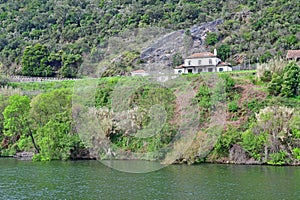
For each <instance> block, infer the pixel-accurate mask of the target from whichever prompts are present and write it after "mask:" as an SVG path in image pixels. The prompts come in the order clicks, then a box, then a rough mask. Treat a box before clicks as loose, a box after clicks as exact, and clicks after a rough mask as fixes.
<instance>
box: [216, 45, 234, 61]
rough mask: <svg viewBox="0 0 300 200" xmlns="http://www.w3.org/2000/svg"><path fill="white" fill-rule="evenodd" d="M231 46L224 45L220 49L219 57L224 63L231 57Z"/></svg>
mask: <svg viewBox="0 0 300 200" xmlns="http://www.w3.org/2000/svg"><path fill="white" fill-rule="evenodd" d="M230 52H231V49H230V46H229V45H228V44H222V45H221V46H220V47H219V48H218V57H219V58H221V60H222V61H225V60H226V59H227V58H229V56H230Z"/></svg>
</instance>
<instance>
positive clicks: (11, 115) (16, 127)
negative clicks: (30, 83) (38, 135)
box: [3, 95, 40, 153]
mask: <svg viewBox="0 0 300 200" xmlns="http://www.w3.org/2000/svg"><path fill="white" fill-rule="evenodd" d="M29 110H30V99H29V98H28V97H27V96H21V95H13V96H11V97H10V98H9V102H8V106H7V107H6V108H5V109H4V111H3V116H4V134H5V135H6V136H9V137H14V136H17V137H20V136H21V135H25V136H27V137H30V138H31V141H32V144H33V145H34V148H35V150H36V152H37V153H39V151H40V149H39V147H38V146H37V144H36V142H35V139H34V137H33V130H32V129H31V126H30V124H31V122H30V118H29V117H28V114H29Z"/></svg>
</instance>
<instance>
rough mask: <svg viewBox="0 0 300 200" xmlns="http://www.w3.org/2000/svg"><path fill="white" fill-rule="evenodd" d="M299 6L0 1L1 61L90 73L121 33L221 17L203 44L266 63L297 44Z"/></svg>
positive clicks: (38, 72) (34, 69) (5, 65)
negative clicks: (94, 64) (86, 59)
mask: <svg viewBox="0 0 300 200" xmlns="http://www.w3.org/2000/svg"><path fill="white" fill-rule="evenodd" d="M297 5H298V1H297V0H290V1H283V0H275V1H274V0H265V1H255V0H250V1H244V0H243V1H236V0H232V1H230V2H228V1H221V2H220V1H217V0H211V1H191V0H185V1H179V0H175V1H144V0H136V1H102V0H101V1H100V0H97V1H96V0H92V1H86V0H83V1H78V0H76V1H64V2H62V1H57V0H50V1H47V2H45V1H42V0H35V1H29V0H24V1H22V2H15V1H12V0H6V1H0V20H1V24H0V28H1V33H0V66H1V68H2V70H3V71H4V72H5V73H8V74H24V75H32V76H64V77H74V76H77V72H78V70H79V69H81V70H79V73H80V74H86V72H91V71H92V70H91V69H90V68H93V66H92V65H90V66H87V65H84V66H82V67H81V68H80V65H81V63H82V60H84V59H85V58H90V60H92V61H93V63H98V62H99V61H101V60H102V59H103V58H104V57H105V55H106V54H105V51H106V48H107V44H108V41H109V39H110V38H111V37H112V36H114V35H116V34H118V33H121V32H123V31H126V30H130V29H135V28H143V27H149V26H155V27H162V28H167V29H173V30H178V29H188V28H190V27H191V26H193V25H195V24H200V23H202V22H210V21H213V20H215V19H218V18H222V19H223V20H224V24H223V25H220V26H219V27H218V31H217V32H216V33H208V34H207V36H208V37H207V39H206V43H207V44H208V45H210V47H211V48H217V49H219V52H220V53H221V54H220V55H221V56H222V59H223V60H225V59H229V60H234V59H235V58H236V56H238V57H239V55H243V56H245V57H246V59H247V60H250V61H251V62H252V63H253V62H257V61H260V62H266V61H268V60H269V59H272V58H273V57H283V56H285V54H286V50H288V49H299V48H300V43H299V34H298V33H299V32H300V26H299V15H298V14H297V13H298V11H299V9H298V6H297ZM224 45H226V46H224ZM228 48H229V49H230V51H228ZM126 67H128V66H126ZM121 73H123V72H121Z"/></svg>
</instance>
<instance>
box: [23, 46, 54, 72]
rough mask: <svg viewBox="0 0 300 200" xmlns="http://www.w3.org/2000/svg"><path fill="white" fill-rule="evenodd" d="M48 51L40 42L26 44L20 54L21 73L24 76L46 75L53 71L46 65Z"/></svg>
mask: <svg viewBox="0 0 300 200" xmlns="http://www.w3.org/2000/svg"><path fill="white" fill-rule="evenodd" d="M48 55H49V51H48V49H47V47H46V46H44V45H41V44H40V43H37V44H35V45H34V46H28V47H26V48H25V51H24V53H23V56H22V75H25V76H48V75H50V76H51V74H52V73H53V71H51V68H48V67H47V60H48Z"/></svg>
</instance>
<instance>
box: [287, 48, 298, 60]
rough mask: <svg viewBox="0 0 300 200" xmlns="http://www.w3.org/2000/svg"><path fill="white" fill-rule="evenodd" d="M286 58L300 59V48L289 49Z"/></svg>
mask: <svg viewBox="0 0 300 200" xmlns="http://www.w3.org/2000/svg"><path fill="white" fill-rule="evenodd" d="M286 59H287V60H296V61H299V60H300V50H288V52H287V54H286Z"/></svg>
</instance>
